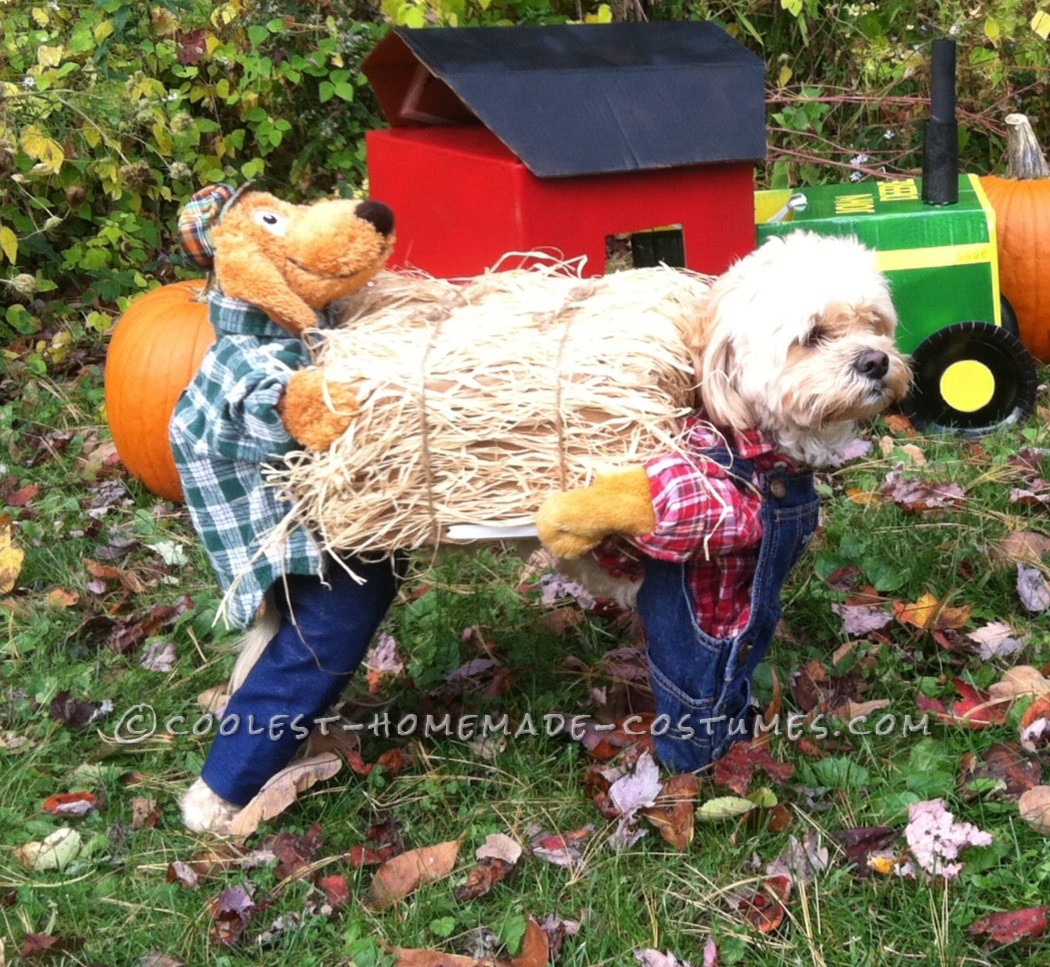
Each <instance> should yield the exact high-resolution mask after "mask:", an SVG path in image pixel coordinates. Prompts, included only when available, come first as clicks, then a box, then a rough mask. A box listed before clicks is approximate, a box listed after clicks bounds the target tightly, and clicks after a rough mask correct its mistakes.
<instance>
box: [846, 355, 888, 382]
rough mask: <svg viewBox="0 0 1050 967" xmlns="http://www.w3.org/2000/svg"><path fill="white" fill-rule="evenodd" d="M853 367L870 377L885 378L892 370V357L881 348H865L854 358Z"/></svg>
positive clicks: (862, 374)
mask: <svg viewBox="0 0 1050 967" xmlns="http://www.w3.org/2000/svg"><path fill="white" fill-rule="evenodd" d="M853 368H854V369H855V370H856V371H857V372H858V373H860V374H861V376H867V377H868V379H884V378H885V376H886V374H887V373H888V372H889V371H890V357H889V356H887V355H886V353H884V352H883V351H882V350H881V349H865V350H864V352H862V353H860V354H859V355H858V356H857V358H856V359H855V360H853Z"/></svg>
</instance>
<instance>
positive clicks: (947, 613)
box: [893, 591, 973, 631]
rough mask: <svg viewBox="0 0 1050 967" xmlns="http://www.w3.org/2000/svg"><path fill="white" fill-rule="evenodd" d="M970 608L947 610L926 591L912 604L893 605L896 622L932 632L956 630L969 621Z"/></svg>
mask: <svg viewBox="0 0 1050 967" xmlns="http://www.w3.org/2000/svg"><path fill="white" fill-rule="evenodd" d="M972 610H973V609H972V608H968V607H965V606H964V607H961V608H949V607H948V606H947V605H945V604H944V603H943V602H941V601H938V600H937V598H935V597H934V596H933V595H932V594H930V592H929V591H927V592H926V593H925V594H924V595H923V596H922V597H921V598H919V600H918V601H916V602H915V603H914V604H901V603H900V602H899V601H898V602H896V603H895V604H894V605H893V611H894V614H896V616H897V620H898V621H901V622H903V623H904V624H909V625H914V626H915V627H916V628H921V629H923V630H927V629H928V630H932V631H944V630H945V629H952V630H958V629H959V628H962V627H963V625H965V624H966V623H967V622H968V621H969V620H970V615H971V613H972Z"/></svg>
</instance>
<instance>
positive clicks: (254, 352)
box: [171, 292, 322, 628]
mask: <svg viewBox="0 0 1050 967" xmlns="http://www.w3.org/2000/svg"><path fill="white" fill-rule="evenodd" d="M209 314H210V318H211V323H212V325H213V326H214V327H215V333H216V336H217V337H218V339H217V342H216V343H215V344H214V345H213V346H212V347H211V348H210V349H209V350H208V352H207V354H206V355H205V357H204V361H203V362H202V363H201V368H200V370H199V371H198V373H197V375H196V377H195V378H194V380H193V382H192V383H190V385H189V387H188V388H187V389H186V390H185V392H184V393H183V394H182V396H181V397H180V398H179V402H178V404H177V405H176V407H175V412H174V414H173V416H172V419H171V445H172V449H173V450H174V453H175V463H176V465H177V466H178V468H179V476H180V477H181V478H182V489H183V491H184V493H185V495H186V504H187V506H188V507H189V510H190V516H191V517H192V519H193V523H194V526H195V527H196V528H197V532H198V533H199V534H200V536H201V540H202V541H203V542H204V547H205V549H206V550H207V552H208V557H209V558H210V559H211V563H212V566H213V567H214V568H215V573H216V574H217V575H218V577H219V583H220V584H221V585H222V589H223V591H224V592H225V593H226V599H225V609H224V610H225V617H226V620H227V621H228V622H229V623H230V624H232V625H233V626H234V627H236V628H245V627H247V626H248V625H249V624H251V622H252V619H253V618H254V617H255V613H256V611H257V610H258V607H259V605H260V604H261V602H262V599H263V595H264V594H265V593H266V590H267V589H268V588H269V587H270V585H271V584H273V583H274V581H276V580H277V579H278V578H279V577H281V576H282V575H284V574H321V573H322V563H321V562H322V558H321V552H320V550H319V549H318V547H317V544H316V543H315V542H314V539H313V538H312V537H311V536H310V534H309V533H308V532H307V531H306V530H304V529H303V528H302V527H298V528H296V529H295V530H293V531H291V532H290V533H289V534H288V535H287V536H286V537H285V538H284V539H283V540H281V541H279V542H275V541H274V539H273V538H272V537H270V536H269V535H270V531H272V530H273V528H275V527H276V526H277V525H278V524H279V523H280V522H281V521H282V520H283V519H284V517H285V515H286V514H287V512H288V510H289V509H290V504H289V503H288V500H287V498H284V499H282V496H281V494H280V493H279V491H278V490H277V489H275V488H274V487H273V486H267V485H266V484H265V483H264V480H263V474H262V468H263V466H264V465H266V464H269V465H275V464H276V465H280V464H281V463H282V461H283V457H284V455H285V454H287V453H288V452H289V451H291V450H298V449H299V445H298V444H297V443H296V442H295V440H293V439H292V437H291V436H290V435H289V433H288V431H287V430H286V429H285V427H284V424H283V423H282V422H281V418H280V415H279V414H278V412H277V402H278V400H279V399H280V398H281V394H282V393H283V392H284V388H285V386H286V384H287V383H288V380H289V379H290V378H291V376H292V373H294V372H295V371H296V370H298V369H302V368H303V367H304V366H307V365H309V363H310V358H309V354H308V352H307V349H306V347H305V346H304V345H303V343H302V341H301V340H299V339H297V338H295V337H294V336H292V335H291V334H290V333H289V332H288V331H287V330H285V329H282V328H281V327H280V326H278V325H277V324H276V323H275V322H272V321H271V320H270V319H269V318H268V317H267V316H266V315H265V314H264V313H262V312H260V311H259V310H258V309H256V308H254V307H253V306H250V305H249V304H248V303H246V302H242V301H240V300H239V299H231V298H229V297H227V296H224V295H223V294H222V293H220V292H213V293H212V295H211V304H210V311H209ZM268 537H269V539H267V538H268Z"/></svg>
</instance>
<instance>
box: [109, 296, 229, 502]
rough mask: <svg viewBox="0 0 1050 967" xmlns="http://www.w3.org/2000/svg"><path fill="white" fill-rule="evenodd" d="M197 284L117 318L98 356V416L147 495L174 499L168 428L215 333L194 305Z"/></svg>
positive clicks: (147, 299) (176, 489)
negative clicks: (101, 394) (102, 413)
mask: <svg viewBox="0 0 1050 967" xmlns="http://www.w3.org/2000/svg"><path fill="white" fill-rule="evenodd" d="M203 287H204V283H203V282H201V281H199V280H195V281H188V282H175V283H174V284H172V285H165V286H161V287H160V288H159V289H154V290H153V291H152V292H148V293H146V295H144V296H140V297H139V298H138V299H136V300H135V301H134V302H132V303H131V305H130V306H128V310H127V312H125V313H124V315H123V316H121V318H120V321H119V322H118V323H117V325H116V328H115V329H114V330H113V337H112V339H111V340H110V344H109V352H108V353H107V355H106V375H105V382H106V414H107V416H108V419H109V428H110V431H111V432H112V434H113V442H114V443H115V444H116V447H117V453H118V454H119V456H120V459H121V460H122V461H123V463H124V466H125V467H127V468H128V470H129V471H130V472H131V473H132V474H134V476H136V477H138V479H139V480H141V481H142V482H143V483H144V484H145V485H146V487H148V488H149V489H150V490H151V491H153V493H155V494H157V495H158V496H161V497H166V498H167V499H168V500H174V501H181V500H182V486H181V484H180V483H179V474H178V471H177V470H176V469H175V458H174V457H173V456H172V452H171V443H170V442H169V441H168V423H170V422H171V414H172V413H173V412H174V410H175V403H176V402H177V401H178V398H179V394H180V393H181V392H182V391H183V390H184V389H185V388H186V387H187V386H188V385H189V383H190V380H192V379H193V377H194V374H195V373H196V372H197V368H198V367H199V366H200V363H201V359H202V358H203V357H204V354H205V352H206V351H207V349H208V347H209V346H210V345H211V344H212V343H213V342H215V332H214V330H213V329H212V327H211V323H210V322H208V306H207V304H206V303H204V302H198V301H196V299H197V296H198V295H199V294H200V292H201V290H202V289H203Z"/></svg>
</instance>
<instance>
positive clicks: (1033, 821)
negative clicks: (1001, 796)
mask: <svg viewBox="0 0 1050 967" xmlns="http://www.w3.org/2000/svg"><path fill="white" fill-rule="evenodd" d="M1017 808H1018V809H1019V810H1020V813H1021V818H1022V819H1023V820H1024V821H1025V822H1026V823H1028V825H1029V826H1031V827H1032V829H1034V830H1035V831H1036V832H1037V833H1050V786H1033V787H1032V788H1031V789H1029V790H1028V791H1027V792H1025V793H1023V794H1022V796H1021V798H1020V800H1019V801H1018V803H1017Z"/></svg>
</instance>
